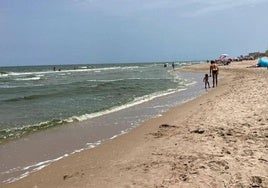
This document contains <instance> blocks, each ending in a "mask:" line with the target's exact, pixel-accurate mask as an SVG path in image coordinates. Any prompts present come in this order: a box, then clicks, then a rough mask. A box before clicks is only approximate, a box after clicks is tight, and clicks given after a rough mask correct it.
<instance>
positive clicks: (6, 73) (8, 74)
mask: <svg viewBox="0 0 268 188" xmlns="http://www.w3.org/2000/svg"><path fill="white" fill-rule="evenodd" d="M139 68H140V67H139V66H115V67H97V68H96V67H87V66H83V68H82V67H79V68H78V69H66V70H64V69H61V70H56V71H53V70H47V71H36V72H1V73H0V76H23V75H40V74H42V75H44V74H59V73H75V72H96V71H109V70H125V69H139Z"/></svg>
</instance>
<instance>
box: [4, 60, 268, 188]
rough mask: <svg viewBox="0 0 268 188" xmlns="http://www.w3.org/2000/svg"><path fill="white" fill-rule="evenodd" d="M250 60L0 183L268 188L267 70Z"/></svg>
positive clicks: (204, 69)
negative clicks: (138, 121) (126, 128)
mask: <svg viewBox="0 0 268 188" xmlns="http://www.w3.org/2000/svg"><path fill="white" fill-rule="evenodd" d="M256 64H257V61H243V62H233V63H231V64H230V65H228V66H220V76H221V79H220V81H219V85H218V87H217V88H211V89H209V90H208V92H207V93H206V94H204V95H202V96H201V97H198V98H196V99H194V100H192V101H189V102H187V103H184V104H182V105H179V106H177V107H175V108H173V109H171V110H169V111H167V112H165V113H164V114H163V115H162V116H160V117H157V118H154V119H151V120H148V121H146V122H145V123H144V124H143V125H141V126H139V127H138V128H136V129H134V130H132V131H131V132H129V133H127V134H124V135H122V136H120V137H117V138H115V139H113V140H112V141H109V142H106V143H104V144H102V145H100V146H98V147H96V148H93V149H89V150H86V151H83V152H80V153H77V154H74V155H72V156H70V157H67V158H64V159H62V160H59V161H57V162H55V163H53V164H51V165H49V166H48V167H46V168H44V169H42V170H40V171H37V172H35V173H33V174H30V175H29V176H27V177H26V178H23V179H21V180H19V181H16V182H13V183H10V184H4V185H1V187H19V188H30V187H34V188H43V187H44V188H47V187H51V188H53V187H64V188H69V187H70V188H73V187H79V188H82V187H85V188H87V187H88V188H93V187H94V188H105V187H116V188H118V187H156V188H158V187H159V188H160V187H163V188H164V187H176V188H178V187H183V188H184V187H189V188H190V187H191V188H194V187H206V188H207V187H213V188H214V187H215V188H218V187H219V188H221V187H237V188H240V187H241V188H242V187H268V108H267V107H268V89H267V86H268V70H267V69H266V68H248V67H250V66H252V65H256ZM208 70H209V64H198V65H193V66H190V67H186V68H184V71H191V72H195V71H197V72H201V73H208ZM200 79H202V78H200ZM210 83H212V81H211V78H210Z"/></svg>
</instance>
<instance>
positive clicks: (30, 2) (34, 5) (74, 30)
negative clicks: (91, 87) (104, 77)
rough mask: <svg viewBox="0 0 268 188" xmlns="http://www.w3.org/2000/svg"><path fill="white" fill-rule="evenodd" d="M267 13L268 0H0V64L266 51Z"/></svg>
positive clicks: (210, 56)
mask: <svg viewBox="0 0 268 188" xmlns="http://www.w3.org/2000/svg"><path fill="white" fill-rule="evenodd" d="M267 10H268V0H0V66H5V65H33V64H34V65H40V64H78V63H90V64H93V63H124V62H152V61H180V60H206V59H214V58H217V57H218V56H219V55H220V54H222V53H228V54H229V55H231V56H239V55H241V54H242V55H245V54H247V53H249V52H255V51H265V50H266V49H268V35H267V34H268V12H267Z"/></svg>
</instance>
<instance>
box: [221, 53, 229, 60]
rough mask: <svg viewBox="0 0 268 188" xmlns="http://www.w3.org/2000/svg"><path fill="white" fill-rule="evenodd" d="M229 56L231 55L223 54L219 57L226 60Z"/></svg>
mask: <svg viewBox="0 0 268 188" xmlns="http://www.w3.org/2000/svg"><path fill="white" fill-rule="evenodd" d="M228 58H230V56H229V55H228V54H221V55H220V57H219V59H220V60H226V59H228Z"/></svg>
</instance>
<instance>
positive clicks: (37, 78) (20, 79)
mask: <svg viewBox="0 0 268 188" xmlns="http://www.w3.org/2000/svg"><path fill="white" fill-rule="evenodd" d="M40 79H41V77H40V76H36V77H31V78H16V79H15V80H16V81H29V80H40Z"/></svg>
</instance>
